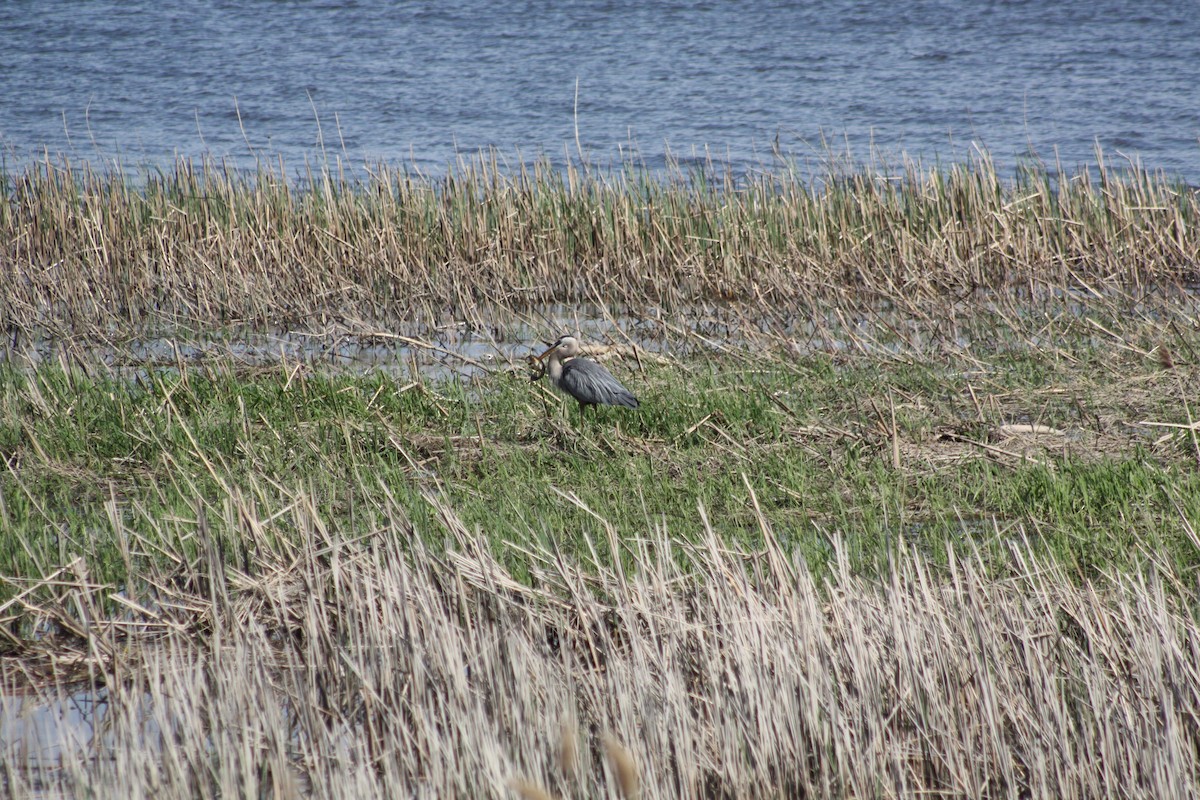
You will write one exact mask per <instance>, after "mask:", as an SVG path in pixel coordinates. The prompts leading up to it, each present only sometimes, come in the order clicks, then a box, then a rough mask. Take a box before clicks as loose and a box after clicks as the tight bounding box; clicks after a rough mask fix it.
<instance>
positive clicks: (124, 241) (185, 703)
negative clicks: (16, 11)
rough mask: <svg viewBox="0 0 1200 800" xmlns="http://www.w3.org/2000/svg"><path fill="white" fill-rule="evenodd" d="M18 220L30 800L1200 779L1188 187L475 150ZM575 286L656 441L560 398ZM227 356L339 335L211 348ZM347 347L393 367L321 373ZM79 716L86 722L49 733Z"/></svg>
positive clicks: (840, 791)
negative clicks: (206, 344) (583, 415)
mask: <svg viewBox="0 0 1200 800" xmlns="http://www.w3.org/2000/svg"><path fill="white" fill-rule="evenodd" d="M4 189H5V198H4V202H3V203H2V204H0V254H2V258H3V264H4V269H5V271H6V272H5V275H4V276H3V281H2V283H0V320H3V326H4V332H5V344H4V350H3V360H2V361H0V457H2V458H3V459H4V464H3V465H2V467H3V468H2V470H0V529H2V530H3V536H2V537H0V689H3V690H4V692H6V693H7V694H6V700H5V705H4V706H2V707H0V726H7V727H5V729H4V731H5V732H6V733H7V734H9V735H5V736H2V737H0V739H2V740H3V744H2V745H0V747H2V748H3V752H0V760H2V761H3V764H4V768H3V770H2V771H0V782H3V785H5V786H6V788H7V789H8V790H9V791H10V792H11V793H13V794H14V795H16V796H21V795H22V794H33V793H38V792H48V791H52V790H53V791H61V792H64V793H67V794H71V793H88V794H90V795H92V796H97V797H107V796H113V797H117V796H120V797H130V796H149V795H152V794H153V795H158V796H160V797H174V796H200V797H210V796H211V797H217V796H262V797H287V796H295V795H305V794H313V795H317V796H327V797H359V796H380V795H393V794H403V795H416V796H472V797H476V796H495V797H503V796H524V797H543V796H547V795H549V796H560V797H593V796H632V795H633V794H637V793H640V795H641V796H644V797H704V798H708V797H757V796H781V797H796V796H816V797H855V798H857V797H867V796H871V797H877V796H878V797H905V796H914V795H918V794H920V795H932V796H946V797H959V796H963V797H979V796H988V797H1008V796H1033V797H1050V796H1054V797H1060V796H1074V797H1095V796H1122V795H1129V796H1135V795H1158V796H1187V795H1189V794H1192V793H1194V792H1195V791H1196V790H1197V788H1198V784H1200V712H1198V711H1197V709H1200V673H1198V672H1197V669H1196V667H1195V664H1196V663H1198V662H1197V659H1196V657H1195V655H1196V653H1197V652H1200V626H1198V625H1197V610H1198V603H1197V598H1196V575H1197V567H1198V566H1200V539H1198V538H1197V536H1196V533H1195V530H1194V526H1195V525H1196V524H1197V521H1198V520H1200V477H1198V475H1200V442H1198V438H1200V437H1198V433H1197V428H1198V427H1200V426H1198V425H1197V424H1196V420H1195V416H1194V414H1195V413H1196V409H1195V401H1196V399H1197V397H1198V396H1200V394H1198V392H1197V388H1200V380H1198V376H1197V371H1196V365H1197V363H1198V357H1197V350H1198V349H1200V322H1198V317H1197V303H1196V295H1195V293H1194V291H1193V284H1194V281H1195V278H1196V270H1197V264H1198V263H1200V261H1198V260H1197V254H1198V252H1200V236H1198V235H1197V233H1196V231H1197V222H1198V220H1197V217H1198V216H1200V214H1198V210H1200V206H1198V197H1197V194H1196V192H1194V191H1192V190H1189V189H1188V188H1187V187H1181V186H1178V185H1175V184H1172V183H1171V182H1169V181H1167V180H1165V179H1163V178H1161V177H1160V176H1155V175H1152V174H1148V173H1146V172H1142V171H1139V170H1136V169H1132V170H1126V171H1122V172H1117V171H1116V170H1113V169H1112V168H1111V167H1109V166H1107V165H1105V164H1104V163H1103V161H1101V162H1100V165H1099V166H1098V167H1097V168H1095V169H1093V170H1092V171H1091V172H1087V171H1084V172H1080V173H1079V174H1078V175H1077V176H1074V177H1071V176H1068V175H1066V174H1064V173H1063V172H1062V171H1061V170H1057V171H1054V170H1047V169H1045V168H1035V169H1030V170H1026V171H1024V172H1022V173H1020V174H1019V175H1017V176H1016V177H1015V178H1013V179H1011V180H1005V179H1001V177H1000V176H997V175H996V174H995V172H994V171H993V170H992V168H991V166H990V165H989V164H988V163H987V162H986V160H981V161H979V162H976V163H973V164H970V165H964V166H958V167H953V168H950V169H948V170H942V171H936V170H935V171H922V170H921V169H920V168H919V167H917V166H915V165H908V166H906V167H905V168H904V169H903V170H901V171H900V172H899V173H898V174H896V175H894V176H890V177H889V176H880V175H878V174H867V173H864V172H858V171H854V170H849V171H847V172H845V173H844V174H843V173H836V174H830V175H829V176H827V178H826V180H825V181H824V182H822V184H821V185H820V186H807V185H802V184H800V183H798V182H797V181H796V180H795V179H794V178H793V177H789V174H788V173H787V172H786V171H784V172H781V173H778V174H772V175H763V176H757V177H749V178H740V179H735V178H734V177H732V176H728V175H723V174H720V173H714V174H695V175H689V176H682V175H675V176H670V175H668V176H665V177H654V176H648V175H644V174H641V173H638V172H636V171H630V172H628V173H626V174H624V175H617V176H613V175H609V176H597V175H594V174H591V173H590V172H588V171H587V170H584V169H580V170H575V171H569V172H566V173H553V172H550V171H548V170H540V169H537V168H530V169H529V170H524V171H518V172H517V173H516V174H515V175H513V174H508V173H506V172H505V171H503V170H501V169H499V168H498V166H497V165H496V164H495V163H494V162H491V161H488V160H486V159H482V160H479V161H476V162H471V163H464V164H462V165H460V168H459V169H458V170H456V171H454V172H453V173H452V174H451V176H449V177H447V178H446V179H444V180H442V181H427V180H423V179H418V178H414V177H412V176H408V175H404V174H398V173H396V172H393V171H390V170H387V169H384V168H380V169H378V170H375V171H372V172H370V173H369V175H368V177H367V178H365V179H362V180H358V179H354V180H352V179H350V178H347V177H345V176H343V175H341V174H339V173H337V172H336V171H331V170H324V171H321V172H319V173H312V174H308V175H307V176H305V179H304V180H302V181H299V182H297V181H288V180H285V179H284V178H283V177H282V170H281V169H277V170H270V169H266V168H264V169H263V170H262V171H260V173H258V174H257V175H249V176H247V175H237V174H233V173H229V172H226V171H222V170H221V169H219V168H217V167H216V166H214V165H211V164H209V165H199V166H197V165H191V164H186V163H181V164H180V165H179V166H178V167H177V169H176V170H175V171H174V172H172V173H170V174H159V173H143V174H140V175H139V176H136V177H134V176H131V175H129V174H124V173H120V172H115V173H106V174H99V173H94V172H90V171H88V170H86V169H84V168H80V167H76V166H71V165H67V164H64V163H46V164H43V165H41V166H39V167H36V168H31V169H30V170H28V171H26V172H24V173H22V174H16V175H8V176H6V177H5V179H4ZM552 303H553V304H566V305H572V304H586V305H587V307H588V308H589V309H590V310H591V311H590V313H591V317H590V318H588V319H585V320H584V322H582V323H581V322H579V321H574V322H572V323H570V324H571V325H572V327H573V328H574V329H578V328H580V327H584V325H585V324H586V326H587V327H588V330H589V333H590V334H591V335H589V336H588V337H587V338H589V339H591V340H592V343H593V344H594V345H595V347H594V350H593V353H592V355H593V356H594V357H597V358H600V359H602V360H603V361H604V363H605V364H606V366H607V367H608V368H609V369H610V370H611V371H612V372H614V374H616V375H617V376H618V378H620V380H621V381H622V383H624V384H625V385H626V386H628V387H629V388H630V389H632V390H633V391H634V393H635V394H637V395H638V397H639V399H640V400H641V407H640V408H639V409H637V410H629V409H621V408H601V409H599V410H598V413H596V414H594V415H593V414H591V413H589V414H588V418H587V419H586V421H585V422H584V423H583V424H582V425H581V424H580V421H579V416H578V413H577V411H576V409H575V407H574V403H573V401H570V400H569V399H567V398H563V397H562V396H561V395H557V394H554V393H552V392H551V391H550V390H549V387H548V386H547V384H546V382H545V381H541V382H537V381H531V380H530V377H529V374H528V373H527V371H526V368H525V365H524V361H523V357H524V355H525V354H527V353H528V352H531V351H533V350H540V349H542V347H541V340H552V339H553V338H555V337H556V336H557V335H558V334H561V333H564V332H574V331H567V330H563V329H562V326H563V325H565V324H568V323H565V322H564V320H563V319H562V317H561V316H559V317H554V318H551V316H550V315H549V314H548V312H546V311H545V309H546V308H547V305H548V304H552ZM233 330H243V331H244V330H250V331H260V332H261V331H278V330H298V331H302V332H303V333H304V335H306V336H309V337H311V338H312V340H313V341H314V342H315V343H316V345H315V347H314V348H313V350H311V351H308V352H309V355H310V356H311V357H297V356H296V354H295V353H291V354H289V353H281V354H280V355H279V356H278V357H271V356H270V354H269V353H268V354H267V357H263V358H255V359H248V358H245V357H241V356H239V355H237V354H235V353H233V352H232V351H229V352H226V353H225V354H224V355H213V354H212V353H211V352H208V353H207V354H197V353H199V351H198V350H197V351H193V350H190V349H189V343H192V342H195V341H198V340H201V339H204V338H205V337H208V336H213V335H218V334H219V335H225V336H235V335H237V334H234V333H229V332H230V331H233ZM222 332H224V333H222ZM150 337H156V338H160V339H163V340H167V341H170V342H171V343H172V349H171V350H170V356H169V357H165V358H155V359H149V358H145V357H139V356H138V355H136V353H138V352H144V351H139V350H138V347H139V346H140V343H142V342H144V341H145V340H146V339H147V338H150ZM465 339H471V340H473V341H475V342H482V343H485V344H486V345H487V346H488V347H490V352H491V353H493V354H494V356H495V357H494V358H491V359H489V360H486V361H485V360H482V359H480V358H479V357H478V355H477V354H476V355H470V356H468V355H464V354H463V353H464V352H465V351H464V350H463V349H462V348H461V347H459V345H461V343H462V342H463V341H464V340H465ZM346 341H354V342H368V343H373V344H375V345H376V346H379V345H380V343H382V346H383V347H394V348H395V349H396V352H397V358H396V361H397V362H398V365H393V367H392V368H389V369H387V370H384V369H362V368H347V366H346V365H344V364H339V362H338V360H337V359H336V358H331V357H329V356H328V355H320V353H326V354H327V353H330V352H333V351H335V350H337V348H338V347H339V346H340V345H342V344H344V343H345V342H346ZM101 353H103V355H99V354H101ZM189 354H190V355H189ZM447 357H449V358H450V361H449V362H446V361H445V360H444V359H446V358H447ZM435 358H436V359H441V360H440V361H439V362H438V364H439V367H440V368H439V370H438V371H436V372H430V371H428V370H425V369H423V366H425V365H426V364H424V363H423V361H422V359H425V360H426V362H427V361H428V360H429V359H435ZM447 363H448V364H449V368H447ZM71 691H86V692H87V693H89V694H88V696H89V697H102V698H103V703H102V706H103V711H102V713H98V714H97V718H96V719H94V720H93V721H92V723H93V725H94V727H87V728H86V730H87V732H86V734H81V733H80V731H79V730H66V731H64V732H62V733H61V739H56V740H54V741H53V742H49V743H43V744H42V746H40V747H32V746H31V745H30V742H31V737H30V736H26V737H24V738H22V737H18V736H15V735H12V732H13V731H16V730H18V725H19V723H18V719H17V718H18V717H19V714H17V713H16V712H14V711H13V710H12V709H14V708H16V707H17V706H18V705H20V703H21V702H25V701H22V699H21V698H26V699H27V700H28V703H29V704H31V705H33V706H35V707H36V709H40V710H37V712H36V713H37V714H41V715H43V716H44V715H45V714H47V713H50V712H48V711H47V710H46V709H47V708H49V707H52V702H53V698H60V697H63V696H64V693H66V695H65V696H69V693H70V692H71ZM34 718H35V716H30V717H27V718H26V721H25V722H24V723H20V724H24V725H25V726H26V727H25V728H22V730H26V731H28V730H30V727H29V726H32V725H33V724H34V723H33V722H31V721H30V720H32V719H34ZM80 738H82V740H83V742H84V744H83V746H80V745H79V740H80Z"/></svg>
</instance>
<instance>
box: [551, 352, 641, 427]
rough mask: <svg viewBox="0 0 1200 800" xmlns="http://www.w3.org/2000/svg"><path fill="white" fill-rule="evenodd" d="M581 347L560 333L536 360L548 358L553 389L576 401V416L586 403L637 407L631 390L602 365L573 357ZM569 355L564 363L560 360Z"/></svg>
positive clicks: (636, 401)
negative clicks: (555, 340)
mask: <svg viewBox="0 0 1200 800" xmlns="http://www.w3.org/2000/svg"><path fill="white" fill-rule="evenodd" d="M581 352H583V348H582V347H580V345H579V340H578V339H576V338H575V337H574V336H561V337H559V339H558V341H557V342H555V343H554V344H552V345H550V349H549V350H547V351H546V352H544V353H542V354H541V355H540V356H537V359H538V361H539V362H545V361H547V360H548V363H547V366H546V371H547V372H549V373H550V382H551V383H552V384H554V388H556V389H558V390H560V391H563V392H566V393H567V394H569V395H571V397H574V398H575V399H576V400H578V401H579V419H580V421H581V422H582V421H583V410H584V409H585V408H587V407H588V406H596V405H604V406H625V407H626V408H637V407H638V400H637V398H636V397H634V396H633V392H631V391H629V390H628V389H626V388H625V387H624V386H622V385H621V382H620V381H618V380H617V379H616V378H614V377H613V376H612V373H610V372H609V371H608V370H606V369H605V368H604V367H603V366H601V365H600V364H598V363H596V362H595V361H592V360H591V359H587V358H575V356H578V355H579V354H580V353H581ZM566 358H570V359H571V360H570V361H567V362H564V361H563V359H566Z"/></svg>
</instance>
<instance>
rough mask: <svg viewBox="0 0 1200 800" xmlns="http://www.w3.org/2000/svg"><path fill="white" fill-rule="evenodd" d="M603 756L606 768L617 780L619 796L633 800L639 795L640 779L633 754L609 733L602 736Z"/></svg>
mask: <svg viewBox="0 0 1200 800" xmlns="http://www.w3.org/2000/svg"><path fill="white" fill-rule="evenodd" d="M603 744H604V755H605V757H606V758H607V759H608V768H609V769H610V770H612V774H613V776H614V777H615V778H616V779H617V788H618V789H620V791H621V796H622V797H626V798H629V800H633V798H636V797H639V796H640V794H641V784H642V779H641V776H640V775H639V773H638V768H637V763H636V762H635V761H634V760H633V754H632V753H630V752H629V751H628V750H627V749H625V747H624V746H622V745H621V743H620V742H619V741H617V739H616V737H614V736H613V735H612V734H611V733H606V734H604V739H603Z"/></svg>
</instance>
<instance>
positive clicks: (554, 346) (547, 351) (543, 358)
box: [534, 342, 558, 361]
mask: <svg viewBox="0 0 1200 800" xmlns="http://www.w3.org/2000/svg"><path fill="white" fill-rule="evenodd" d="M556 347H558V342H555V343H554V344H552V345H550V347H549V348H548V349H547V350H546V352H544V353H542V354H541V355H540V356H534V358H536V359H537V360H538V361H543V360H545V358H546V356H548V355H550V354H551V353H553V352H554V348H556Z"/></svg>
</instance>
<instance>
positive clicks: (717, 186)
mask: <svg viewBox="0 0 1200 800" xmlns="http://www.w3.org/2000/svg"><path fill="white" fill-rule="evenodd" d="M4 182H5V188H6V191H5V192H4V195H5V196H4V199H3V202H0V263H3V265H4V266H3V270H4V274H3V280H0V320H3V321H4V326H5V327H6V328H7V329H9V330H10V331H11V330H13V329H20V330H29V331H35V330H36V331H41V332H49V333H51V334H66V333H69V332H84V331H87V332H108V333H110V334H111V333H113V332H114V331H127V330H130V329H134V330H138V329H140V328H141V327H142V326H145V325H147V324H170V323H174V322H180V321H183V322H187V323H190V324H197V325H213V324H230V323H239V324H240V323H249V324H254V325H260V326H262V325H282V326H294V325H300V324H303V325H312V324H319V323H322V322H328V321H330V320H337V319H343V318H349V319H353V320H367V321H373V322H377V323H389V324H391V323H401V322H408V323H413V322H421V321H430V320H437V319H441V318H444V317H447V316H449V317H453V318H455V319H459V320H461V319H464V318H465V319H468V320H470V319H474V318H475V317H477V316H478V317H479V321H480V322H481V323H484V322H486V320H485V319H484V315H485V312H486V310H487V309H496V308H525V307H529V306H531V305H535V304H543V303H547V302H560V303H562V302H565V303H576V302H582V301H600V302H602V303H604V304H606V305H613V304H619V305H622V306H626V307H633V308H640V307H643V306H645V305H648V304H653V305H658V306H666V307H685V306H686V307H692V306H695V305H696V304H701V303H706V302H714V301H716V302H735V303H738V304H740V305H742V306H744V307H746V308H749V309H760V310H763V309H765V310H775V309H779V308H783V309H786V310H787V313H791V314H794V313H795V312H796V311H797V310H798V309H802V308H804V307H806V306H810V305H812V304H815V303H817V302H832V303H841V304H845V305H847V306H851V307H861V306H863V305H875V304H878V303H892V304H897V305H899V306H901V307H912V306H919V305H921V304H922V303H934V304H936V305H939V306H942V305H944V304H945V303H946V302H947V300H948V299H959V298H961V297H963V296H967V295H970V294H971V293H973V292H977V291H979V290H995V289H1006V288H1012V287H1017V288H1020V289H1023V290H1030V291H1035V292H1036V291H1041V290H1064V289H1069V288H1076V289H1080V290H1084V291H1090V292H1092V293H1095V294H1099V293H1102V292H1104V291H1105V290H1108V289H1113V288H1117V287H1119V288H1120V289H1121V290H1122V291H1130V290H1133V291H1142V290H1144V289H1145V288H1146V287H1147V286H1154V287H1164V286H1172V285H1175V284H1177V283H1179V282H1184V281H1190V280H1194V278H1195V274H1196V263H1197V253H1198V252H1200V236H1198V234H1197V228H1198V226H1197V223H1198V222H1200V213H1198V208H1200V201H1198V197H1197V194H1196V193H1195V192H1193V191H1190V190H1188V189H1187V188H1185V187H1181V186H1178V185H1175V184H1173V183H1172V182H1170V181H1169V180H1167V179H1165V178H1164V177H1162V176H1161V175H1156V174H1152V173H1148V172H1146V171H1143V170H1141V169H1140V168H1138V167H1137V166H1136V165H1135V166H1133V167H1131V168H1129V169H1127V170H1123V171H1117V170H1115V169H1113V168H1112V167H1111V166H1110V165H1109V164H1108V163H1107V162H1106V161H1105V160H1104V158H1103V157H1102V156H1101V155H1100V154H1098V166H1097V167H1095V168H1094V169H1093V171H1090V172H1089V171H1087V170H1082V171H1080V172H1078V173H1077V174H1075V175H1073V176H1071V175H1066V174H1063V173H1062V171H1061V168H1056V169H1053V170H1052V169H1047V168H1042V167H1038V168H1031V169H1027V170H1023V171H1021V172H1019V173H1018V174H1017V175H1015V176H1014V177H1012V178H1010V179H1006V178H1002V177H1001V176H1000V175H998V174H997V172H996V170H995V168H994V166H993V165H992V163H991V162H990V161H988V160H987V159H986V158H980V159H977V160H975V161H973V162H971V163H968V164H959V165H955V166H953V167H950V168H947V169H924V168H922V167H921V166H919V165H916V164H908V165H907V166H906V167H905V168H903V169H901V170H898V171H897V173H896V174H894V175H891V176H888V175H878V174H872V173H867V172H853V171H847V172H845V173H837V174H831V175H829V176H827V177H826V178H825V179H824V180H823V181H821V182H819V183H805V182H804V181H803V180H801V179H800V178H799V177H798V176H797V173H795V172H792V171H788V170H786V169H785V170H782V171H780V172H778V173H776V174H765V175H752V176H749V177H746V178H739V179H735V178H734V177H733V176H732V175H730V174H724V175H721V174H717V175H706V174H701V173H697V174H691V175H684V174H680V173H673V174H667V175H649V174H646V173H642V172H638V171H636V170H629V171H627V172H625V173H616V174H607V175H597V174H596V173H592V172H580V171H578V170H576V169H574V168H567V169H566V170H565V171H561V170H553V169H551V168H549V167H547V166H544V165H535V166H533V167H530V168H525V169H521V170H517V171H515V172H513V171H505V170H503V169H501V168H500V167H499V166H498V165H497V164H496V163H495V161H494V160H489V159H488V158H486V157H484V158H480V159H477V160H475V161H470V162H463V163H461V164H459V165H458V167H457V168H456V169H454V170H452V171H451V172H450V173H449V174H448V175H447V176H446V177H444V178H440V179H425V178H422V177H419V176H413V175H411V174H408V173H405V172H399V171H396V170H394V169H391V168H388V167H383V166H381V167H379V168H378V169H376V170H373V171H370V172H369V173H368V177H366V178H365V179H350V178H347V177H346V176H345V175H344V174H342V173H334V172H331V171H328V170H325V171H321V172H316V173H313V172H311V171H310V172H309V173H308V174H307V175H306V176H305V177H304V179H303V180H300V181H294V180H289V179H288V177H287V173H286V170H285V167H284V165H282V164H278V165H273V166H271V165H267V164H264V165H263V166H262V167H261V169H260V170H259V171H258V172H257V173H254V174H244V173H235V172H232V171H230V170H227V169H225V168H223V167H222V166H220V165H218V164H214V163H210V162H202V163H199V164H196V163H193V162H190V161H180V162H179V163H178V164H176V166H175V167H174V169H172V170H170V171H167V172H158V171H156V172H150V173H148V174H147V173H143V174H141V175H140V176H139V175H135V174H130V173H127V172H125V171H124V170H122V169H119V168H117V169H113V170H109V171H106V172H102V173H101V172H96V171H93V170H92V169H90V168H89V167H87V166H86V165H85V166H78V165H74V164H72V163H70V162H68V161H65V160H62V161H54V160H50V159H47V160H46V161H44V162H42V163H40V164H37V165H35V166H32V167H29V168H28V169H27V170H25V171H24V172H20V173H16V174H9V175H6V176H4Z"/></svg>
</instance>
